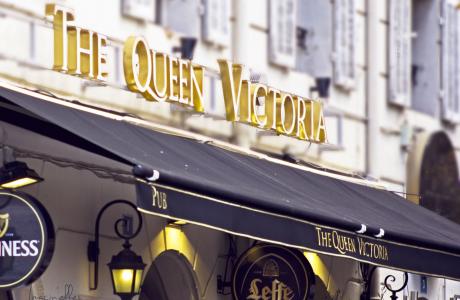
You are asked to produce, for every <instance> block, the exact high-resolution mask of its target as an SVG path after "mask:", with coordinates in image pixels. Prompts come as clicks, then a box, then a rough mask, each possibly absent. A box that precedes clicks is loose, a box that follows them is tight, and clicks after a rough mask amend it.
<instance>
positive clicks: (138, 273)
mask: <svg viewBox="0 0 460 300" xmlns="http://www.w3.org/2000/svg"><path fill="white" fill-rule="evenodd" d="M143 273H144V270H136V281H135V283H134V284H135V285H134V293H136V294H139V290H140V288H141V282H142V274H143Z"/></svg>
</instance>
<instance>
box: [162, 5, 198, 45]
mask: <svg viewBox="0 0 460 300" xmlns="http://www.w3.org/2000/svg"><path fill="white" fill-rule="evenodd" d="M161 1H162V2H161V3H162V5H165V6H166V7H165V10H164V11H162V13H164V15H163V16H162V19H163V22H164V24H163V25H165V26H166V27H169V28H170V29H172V30H173V31H176V32H179V33H181V34H184V35H186V36H187V37H195V38H198V37H199V36H200V21H201V10H202V6H201V0H161Z"/></svg>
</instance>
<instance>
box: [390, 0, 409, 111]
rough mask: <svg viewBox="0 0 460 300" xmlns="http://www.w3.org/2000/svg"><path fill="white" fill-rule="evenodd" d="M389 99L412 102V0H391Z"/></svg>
mask: <svg viewBox="0 0 460 300" xmlns="http://www.w3.org/2000/svg"><path fill="white" fill-rule="evenodd" d="M389 6H390V7H389V8H390V16H389V17H390V18H389V19H390V22H389V52H388V64H389V71H388V75H389V81H388V84H389V86H388V87H389V101H390V102H391V103H394V104H398V105H404V106H406V105H409V104H410V89H411V44H412V41H411V35H412V28H411V7H410V6H411V0H390V3H389Z"/></svg>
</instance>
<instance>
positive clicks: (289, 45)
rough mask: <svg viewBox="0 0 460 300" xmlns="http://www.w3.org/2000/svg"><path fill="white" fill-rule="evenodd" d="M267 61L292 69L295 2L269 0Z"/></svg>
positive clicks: (292, 0) (294, 41) (289, 0)
mask: <svg viewBox="0 0 460 300" xmlns="http://www.w3.org/2000/svg"><path fill="white" fill-rule="evenodd" d="M269 25H270V29H269V32H270V33H269V60H270V62H272V63H274V64H277V65H280V66H284V67H290V68H293V67H294V66H295V58H296V55H295V48H296V1H295V0H270V3H269Z"/></svg>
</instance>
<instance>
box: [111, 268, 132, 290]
mask: <svg viewBox="0 0 460 300" xmlns="http://www.w3.org/2000/svg"><path fill="white" fill-rule="evenodd" d="M134 271H135V270H132V269H114V270H112V276H113V283H114V285H115V291H116V293H131V292H132V291H131V288H132V286H133V280H134ZM136 277H137V276H136Z"/></svg>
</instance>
